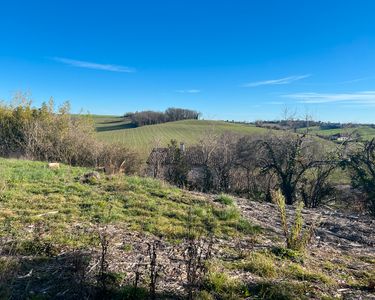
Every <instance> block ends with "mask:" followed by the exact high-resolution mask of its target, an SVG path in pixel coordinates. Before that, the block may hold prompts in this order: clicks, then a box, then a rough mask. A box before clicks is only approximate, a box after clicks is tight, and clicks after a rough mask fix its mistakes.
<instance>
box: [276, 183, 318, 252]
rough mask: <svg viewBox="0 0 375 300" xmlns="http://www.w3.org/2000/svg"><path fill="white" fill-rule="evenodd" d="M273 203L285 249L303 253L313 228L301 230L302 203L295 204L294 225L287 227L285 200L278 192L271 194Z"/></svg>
mask: <svg viewBox="0 0 375 300" xmlns="http://www.w3.org/2000/svg"><path fill="white" fill-rule="evenodd" d="M272 199H273V201H274V203H275V204H276V205H277V208H278V210H279V213H280V219H281V226H282V230H283V233H284V236H285V240H286V247H287V248H288V249H291V250H296V251H302V252H303V251H304V250H305V248H306V246H307V244H308V243H309V242H310V240H311V238H312V235H313V233H314V226H310V227H309V228H307V229H305V230H303V218H302V208H303V202H299V203H298V204H297V208H296V211H295V218H294V223H293V224H292V225H291V226H289V225H288V220H287V213H286V207H285V198H284V196H283V194H282V193H281V192H280V190H278V191H276V192H274V193H273V197H272Z"/></svg>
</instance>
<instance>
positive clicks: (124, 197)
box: [0, 159, 374, 300]
mask: <svg viewBox="0 0 375 300" xmlns="http://www.w3.org/2000/svg"><path fill="white" fill-rule="evenodd" d="M87 171H89V170H88V169H85V168H76V167H69V166H64V165H62V167H61V168H60V169H58V170H51V169H48V168H47V166H46V163H42V162H31V161H21V160H6V159H0V174H1V176H0V299H56V298H58V299H84V297H83V296H82V294H81V293H82V288H85V289H86V288H88V287H87V286H86V285H82V281H81V280H88V279H90V278H91V281H89V282H88V283H87V284H89V283H90V282H91V283H93V282H95V276H94V275H95V273H94V271H93V270H94V267H95V266H97V264H98V262H99V260H98V257H99V256H98V255H97V254H95V253H97V252H95V251H97V250H98V249H99V248H100V247H99V245H98V231H99V230H100V229H103V228H106V230H108V231H109V234H110V236H111V240H110V247H109V269H110V270H111V272H112V273H111V274H113V276H114V277H113V278H117V279H118V280H119V282H117V281H116V291H118V290H117V289H120V292H121V293H122V294H121V295H119V296H118V297H114V296H113V297H112V296H111V297H108V298H107V299H135V298H134V297H132V296H130V297H126V296H124V295H125V294H124V293H125V292H126V284H129V282H130V283H131V282H132V279H131V278H132V277H129V278H128V279H127V281H126V280H125V279H126V276H129V275H131V274H134V265H135V264H136V263H137V261H138V258H139V256H140V255H143V256H144V257H147V256H148V254H147V250H146V251H144V250H142V249H143V248H146V249H147V242H151V241H152V240H153V239H155V238H157V239H160V242H161V243H162V247H161V248H160V249H159V252H158V255H159V256H158V257H159V258H158V259H160V262H163V263H164V264H165V266H167V267H169V265H172V266H171V270H176V269H177V270H184V266H183V265H181V255H182V254H179V253H183V251H184V249H185V248H184V247H185V246H184V242H183V238H184V237H186V236H187V234H188V232H187V228H188V226H187V224H188V222H193V223H194V224H195V228H196V230H199V231H201V232H202V234H203V235H205V233H207V231H208V230H213V231H214V235H215V237H214V240H215V243H214V248H213V251H214V256H213V259H212V261H211V263H210V264H209V265H208V268H209V274H208V276H207V278H206V279H205V282H204V286H203V288H204V289H205V291H203V292H202V293H201V294H200V297H198V298H197V299H228V300H229V299H249V298H251V299H308V298H310V299H323V298H324V297H325V298H324V299H336V298H334V295H336V293H337V289H338V288H340V287H345V288H344V290H349V291H350V292H354V293H357V290H358V291H359V292H360V293H362V295H363V293H365V294H364V295H367V294H366V293H367V289H369V288H371V286H372V285H371V284H372V282H373V278H374V274H373V272H372V271H371V269H370V267H371V265H373V263H374V260H373V256H366V257H363V254H362V253H361V254H358V255H362V256H361V258H356V261H355V266H359V267H357V268H356V269H351V268H353V266H352V264H353V259H354V258H353V257H350V256H348V255H346V254H345V252H340V251H337V250H336V249H333V251H334V253H335V255H332V254H330V256H324V255H321V253H320V252H317V251H318V249H320V246H319V247H318V248H315V249H316V250H315V251H316V252H314V254H315V255H311V256H309V255H307V256H304V257H303V259H302V258H300V257H299V255H300V254H298V253H294V252H293V253H289V252H285V249H284V248H274V247H273V246H275V245H279V246H280V245H282V244H283V241H282V239H281V240H280V235H277V234H276V233H275V232H274V231H273V230H269V229H267V230H265V229H264V230H261V229H260V227H259V226H253V225H251V223H250V222H249V221H248V219H249V220H250V218H248V216H246V214H244V213H245V212H246V213H254V212H257V211H258V210H259V208H261V207H260V206H259V207H258V208H256V207H255V208H254V209H246V207H247V205H248V204H246V203H244V204H241V203H240V201H239V199H233V198H231V197H229V196H227V195H221V196H215V195H203V194H196V193H190V192H188V191H183V190H180V189H177V188H175V187H171V186H169V185H167V184H164V183H162V182H160V181H156V180H152V179H146V178H139V177H124V176H104V175H102V177H101V178H100V179H99V180H98V181H93V182H91V183H90V184H84V183H81V182H80V180H79V177H80V175H82V174H83V173H85V172H87ZM235 200H236V201H235ZM242 201H245V200H244V199H242ZM246 201H247V200H246ZM236 202H237V204H236ZM253 205H255V206H256V205H260V204H256V203H253ZM262 205H263V206H265V207H264V209H260V211H263V212H264V213H266V212H268V211H269V206H268V205H269V204H262ZM243 206H245V208H244V209H243V211H242V214H241V211H240V210H239V207H243ZM273 218H275V216H273ZM267 219H268V217H267V218H262V219H261V220H267ZM271 219H272V218H271ZM192 220H193V221H192ZM254 221H256V219H255V220H254ZM271 223H272V222H271ZM142 245H143V248H142ZM275 249H276V250H277V251H275ZM181 250H182V251H181ZM356 250H357V249H356ZM176 251H177V252H176ZM85 253H87V255H88V256H85V258H84V260H83V261H82V260H79V256H78V255H84V254H85ZM173 253H177V254H173ZM85 255H86V254H85ZM171 255H172V258H170V256H171ZM163 257H164V258H163ZM331 258H334V259H335V260H332V261H329V259H331ZM85 261H86V262H87V265H84V266H83V267H82V265H81V263H83V262H85ZM360 261H362V264H361V265H359V263H360ZM363 261H364V262H363ZM79 266H81V267H79ZM85 266H86V267H85ZM78 267H79V268H83V270H86V271H87V270H88V273H85V272H86V271H85V272H83V274H86V275H87V276H88V277H77V276H78V275H79V274H81V273H78V271H77V268H78ZM338 268H340V269H338ZM167 269H168V268H167ZM30 270H31V271H30ZM78 270H81V269H78ZM335 270H338V271H337V272H336V271H335ZM167 271H168V270H166V272H167ZM334 271H335V272H334ZM90 272H91V273H90ZM167 274H169V273H167ZM173 274H174V275H173ZM332 274H334V276H331V275H332ZM86 275H85V276H86ZM182 275H183V273H182ZM341 275H342V277H341ZM79 276H81V275H79ZM82 276H83V275H82ZM90 276H91V277H90ZM183 278H184V275H183V276H182V277H181V276H180V275H176V274H175V273H172V274H170V275H165V276H161V277H160V279H159V280H160V282H159V285H158V287H159V289H164V291H169V292H170V291H174V290H176V287H178V289H179V290H180V291H181V290H183V282H186V281H184V280H185V279H183ZM117 279H116V280H117ZM120 279H121V280H120ZM142 282H143V284H144V286H146V287H147V280H146V279H145V281H142ZM61 294H62V295H64V296H63V297H61ZM79 295H80V296H79ZM128 296H129V295H128ZM161 298H162V299H175V298H176V297H169V298H168V297H166V298H163V297H161ZM137 299H147V296H144V297H139V298H137ZM345 299H346V298H345ZM347 299H351V298H347ZM353 299H360V298H358V297H357V298H355V297H353Z"/></svg>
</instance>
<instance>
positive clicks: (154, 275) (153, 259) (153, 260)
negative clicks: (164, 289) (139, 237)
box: [147, 241, 160, 300]
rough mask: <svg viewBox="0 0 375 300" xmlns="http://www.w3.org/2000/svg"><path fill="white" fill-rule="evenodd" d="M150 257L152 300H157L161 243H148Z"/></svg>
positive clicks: (150, 291)
mask: <svg viewBox="0 0 375 300" xmlns="http://www.w3.org/2000/svg"><path fill="white" fill-rule="evenodd" d="M147 246H148V251H147V252H148V255H149V257H150V290H149V293H150V299H151V300H154V299H156V281H157V279H158V277H159V272H160V266H159V265H158V263H157V249H158V247H159V241H154V242H153V243H148V245H147Z"/></svg>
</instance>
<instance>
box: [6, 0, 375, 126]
mask: <svg viewBox="0 0 375 300" xmlns="http://www.w3.org/2000/svg"><path fill="white" fill-rule="evenodd" d="M374 13H375V1H372V0H367V1H364V0H356V1H352V0H345V1H342V0H341V1H336V0H325V1H321V0H314V1H313V0H310V1H308V0H298V1H297V0H295V1H291V0H289V1H288V0H284V1H280V0H278V1H276V0H274V1H270V0H257V1H256V0H243V1H240V0H227V1H223V0H221V1H220V0H216V1H211V0H200V1H197V0H169V1H166V0H159V1H155V0H149V1H144V0H137V1H112V0H107V1H70V0H65V1H38V0H35V1H17V0H13V1H10V0H8V1H2V2H1V3H0V99H3V100H9V99H11V97H12V95H13V94H14V92H15V91H20V90H22V91H30V92H31V94H32V98H33V99H34V101H35V103H36V104H39V103H41V102H42V101H43V100H48V99H49V97H51V96H53V97H54V98H55V99H56V102H62V101H64V100H69V101H70V102H71V104H72V108H73V110H74V111H75V112H78V111H79V110H80V109H83V110H84V111H89V112H91V113H96V114H122V113H124V112H127V111H134V110H143V109H155V110H163V109H165V108H167V107H169V106H175V107H187V108H193V109H197V110H199V111H201V112H202V113H203V117H204V118H210V119H229V120H232V119H234V120H250V121H251V120H258V119H278V118H280V117H281V112H282V110H283V108H284V107H285V106H287V107H288V108H289V110H291V111H294V110H296V111H297V115H299V116H303V115H304V114H305V113H306V112H308V113H309V114H310V115H312V116H313V117H314V118H315V119H320V120H331V121H342V122H375V118H374V115H375V18H374Z"/></svg>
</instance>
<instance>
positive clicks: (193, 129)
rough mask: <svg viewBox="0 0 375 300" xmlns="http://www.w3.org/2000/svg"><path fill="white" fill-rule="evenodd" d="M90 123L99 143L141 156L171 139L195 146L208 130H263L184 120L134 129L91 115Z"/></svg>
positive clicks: (118, 120)
mask: <svg viewBox="0 0 375 300" xmlns="http://www.w3.org/2000/svg"><path fill="white" fill-rule="evenodd" d="M94 120H95V124H96V127H97V132H98V133H97V134H98V137H99V139H100V140H102V141H107V142H120V143H123V144H125V145H127V146H129V148H132V149H134V150H136V151H137V152H139V153H141V154H142V155H143V156H147V154H148V153H150V151H151V149H152V148H153V147H154V146H155V145H156V141H157V140H159V141H160V143H161V145H167V144H168V142H170V140H172V139H175V140H177V141H178V142H184V143H186V144H187V145H192V144H196V143H198V142H199V140H200V139H202V138H203V136H204V134H205V133H206V132H210V131H212V132H214V133H216V134H220V133H224V132H228V131H229V132H233V133H236V134H239V135H247V134H256V133H264V132H266V131H267V129H263V128H258V127H255V126H252V125H240V124H233V123H227V122H223V121H206V120H185V121H177V122H170V123H164V124H158V125H150V126H143V127H138V128H134V127H133V126H132V125H131V124H130V123H129V122H128V121H126V120H124V119H123V118H121V117H113V116H112V117H111V116H95V117H94Z"/></svg>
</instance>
